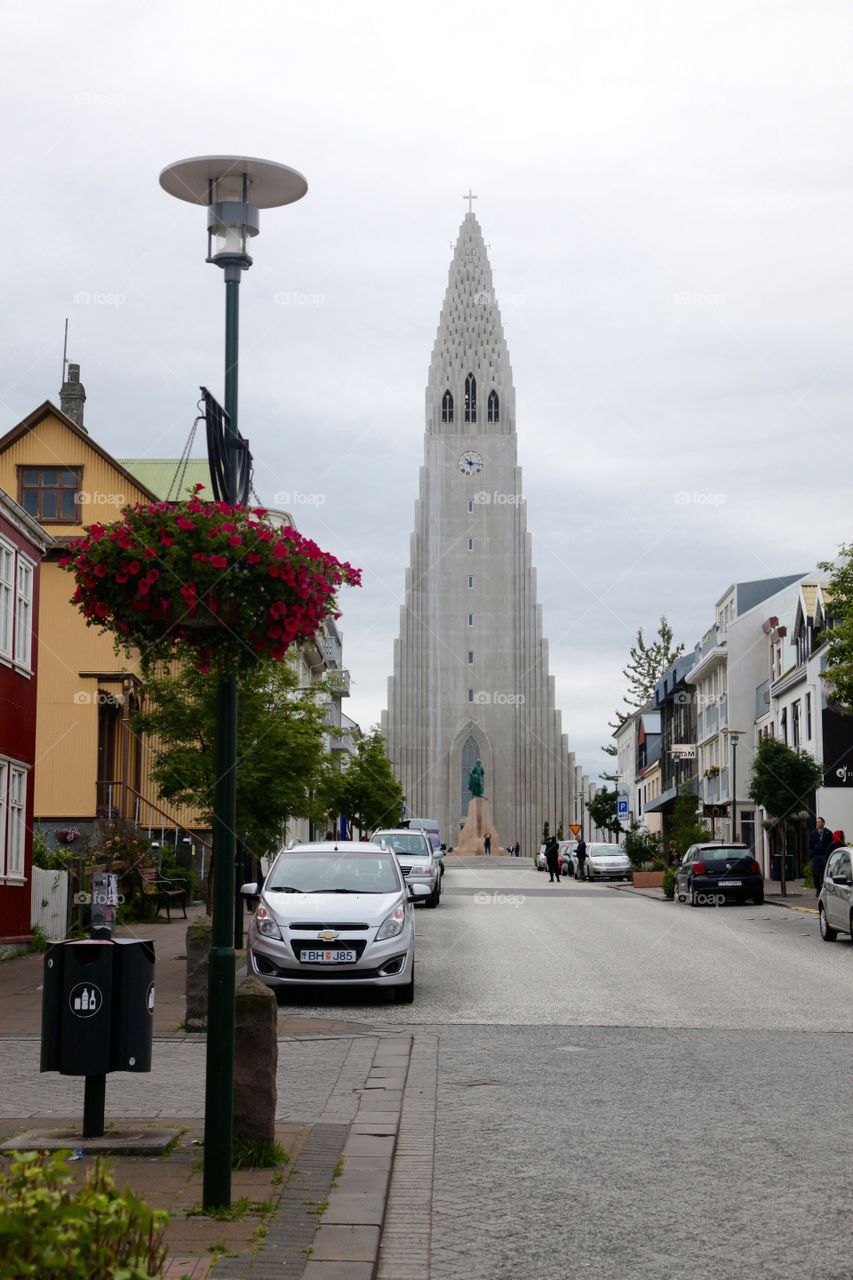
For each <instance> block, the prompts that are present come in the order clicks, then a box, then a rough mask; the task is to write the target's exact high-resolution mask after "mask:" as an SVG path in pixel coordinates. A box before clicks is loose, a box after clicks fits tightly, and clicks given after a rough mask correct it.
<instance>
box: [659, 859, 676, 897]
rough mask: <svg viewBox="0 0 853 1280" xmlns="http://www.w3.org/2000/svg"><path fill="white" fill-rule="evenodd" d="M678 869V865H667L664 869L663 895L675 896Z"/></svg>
mask: <svg viewBox="0 0 853 1280" xmlns="http://www.w3.org/2000/svg"><path fill="white" fill-rule="evenodd" d="M676 870H677V868H676V867H666V868H665V869H664V873H663V884H662V885H661V888H662V889H663V896H664V897H665V898H670V899H673V898H674V897H675V873H676Z"/></svg>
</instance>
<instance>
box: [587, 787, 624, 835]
mask: <svg viewBox="0 0 853 1280" xmlns="http://www.w3.org/2000/svg"><path fill="white" fill-rule="evenodd" d="M618 800H619V793H618V791H617V790H616V788H615V787H614V788H613V789H612V791H611V790H609V789H608V788H607V787H602V788H601V789H600V790H599V791H596V793H595V795H594V796H593V797H592V799H591V800H587V802H586V808H587V812H588V814H589V816H590V817H591V818H592V822H593V826H596V827H598V829H599V830H600V831H610V832H611V833H612V834H613V835H614V836H618V835H619V834H620V833H621V831H622V827H621V824H620V823H619V821H618V820H617V817H616V811H617V802H618Z"/></svg>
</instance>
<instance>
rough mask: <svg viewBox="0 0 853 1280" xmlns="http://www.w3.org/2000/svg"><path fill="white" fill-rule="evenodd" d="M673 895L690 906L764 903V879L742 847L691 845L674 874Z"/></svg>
mask: <svg viewBox="0 0 853 1280" xmlns="http://www.w3.org/2000/svg"><path fill="white" fill-rule="evenodd" d="M675 896H676V898H677V899H678V901H679V902H685V901H686V902H689V903H690V905H691V907H702V906H722V905H723V903H725V902H746V901H747V900H748V899H750V898H751V899H752V901H753V902H754V903H755V905H756V906H757V907H760V906H761V904H762V903H763V902H764V876H763V875H762V874H761V867H760V866H759V865H758V863H757V862H756V861H755V859H754V858H753V856H752V853H751V852H750V850H749V849H748V848H747V846H746V845H745V844H723V843H722V842H720V843H715V844H694V845H691V846H690V848H689V849H688V850H687V852H686V853H685V855H684V857H683V858H682V859H681V862H680V864H679V867H678V870H677V871H676V873H675Z"/></svg>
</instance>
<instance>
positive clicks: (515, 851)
mask: <svg viewBox="0 0 853 1280" xmlns="http://www.w3.org/2000/svg"><path fill="white" fill-rule="evenodd" d="M512 856H513V857H514V858H520V857H521V845H520V844H519V843H518V841H517V840H516V842H515V844H514V845H513V846H512Z"/></svg>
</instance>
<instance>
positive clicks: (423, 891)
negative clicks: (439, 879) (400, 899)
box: [409, 884, 432, 902]
mask: <svg viewBox="0 0 853 1280" xmlns="http://www.w3.org/2000/svg"><path fill="white" fill-rule="evenodd" d="M431 893H432V890H431V889H430V887H429V885H426V884H410V885H409V901H410V902H414V901H415V899H416V898H428V897H429V895H430V894H431Z"/></svg>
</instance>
